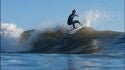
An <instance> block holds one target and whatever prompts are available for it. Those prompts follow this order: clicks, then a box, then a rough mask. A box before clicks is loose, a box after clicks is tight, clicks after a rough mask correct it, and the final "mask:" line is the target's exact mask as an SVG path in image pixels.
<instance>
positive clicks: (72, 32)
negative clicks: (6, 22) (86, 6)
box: [69, 26, 84, 34]
mask: <svg viewBox="0 0 125 70" xmlns="http://www.w3.org/2000/svg"><path fill="white" fill-rule="evenodd" d="M83 27H84V26H79V27H78V28H77V29H74V30H72V31H71V32H70V33H69V34H74V33H75V32H77V31H78V30H79V29H81V28H83Z"/></svg>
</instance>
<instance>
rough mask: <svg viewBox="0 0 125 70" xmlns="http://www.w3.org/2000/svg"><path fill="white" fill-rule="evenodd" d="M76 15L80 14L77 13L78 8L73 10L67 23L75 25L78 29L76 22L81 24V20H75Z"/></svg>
mask: <svg viewBox="0 0 125 70" xmlns="http://www.w3.org/2000/svg"><path fill="white" fill-rule="evenodd" d="M75 16H77V17H79V16H78V15H77V14H76V10H75V9H74V10H73V11H72V13H71V14H70V15H69V17H68V21H67V24H68V25H73V28H74V29H76V27H75V23H79V24H80V22H79V21H78V20H73V19H74V17H75Z"/></svg>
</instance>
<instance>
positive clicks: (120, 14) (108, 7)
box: [1, 0, 124, 32]
mask: <svg viewBox="0 0 125 70" xmlns="http://www.w3.org/2000/svg"><path fill="white" fill-rule="evenodd" d="M73 9H76V10H77V14H79V15H81V14H82V13H83V12H85V11H88V10H91V11H93V10H99V11H101V12H102V13H103V15H104V16H105V17H103V18H102V19H99V21H98V23H96V24H92V27H93V28H95V29H97V30H113V31H122V32H123V31H124V0H1V23H14V24H17V26H19V27H21V28H23V29H24V30H28V29H35V28H37V27H38V26H40V25H42V24H46V25H47V23H46V22H51V24H52V25H53V23H56V24H57V25H58V24H66V22H67V18H68V16H69V14H70V13H71V11H72V10H73ZM44 22H45V23H44Z"/></svg>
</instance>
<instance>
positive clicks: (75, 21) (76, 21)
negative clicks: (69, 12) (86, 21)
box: [74, 20, 82, 25]
mask: <svg viewBox="0 0 125 70" xmlns="http://www.w3.org/2000/svg"><path fill="white" fill-rule="evenodd" d="M74 23H78V24H80V25H82V24H81V23H80V22H79V21H78V20H74Z"/></svg>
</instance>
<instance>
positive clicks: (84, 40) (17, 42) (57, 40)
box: [0, 11, 125, 54]
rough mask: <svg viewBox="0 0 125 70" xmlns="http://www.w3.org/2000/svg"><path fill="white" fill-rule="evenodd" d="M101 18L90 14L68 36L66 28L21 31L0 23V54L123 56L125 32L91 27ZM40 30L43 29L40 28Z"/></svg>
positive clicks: (8, 24)
mask: <svg viewBox="0 0 125 70" xmlns="http://www.w3.org/2000/svg"><path fill="white" fill-rule="evenodd" d="M99 18H101V14H100V13H99V11H95V12H94V11H89V12H87V14H86V16H85V17H84V19H83V20H81V22H82V23H83V28H81V29H79V30H78V31H77V32H75V33H73V34H70V32H71V31H72V30H70V29H69V28H68V27H66V26H58V27H57V26H55V27H54V28H51V27H47V26H46V27H44V26H43V27H44V28H43V27H39V28H37V29H34V30H26V31H24V30H23V29H22V28H19V27H17V26H16V25H15V24H11V23H2V24H1V31H0V33H1V52H22V53H24V52H28V53H91V54H92V53H104V54H108V53H123V52H124V49H125V46H124V44H125V43H124V40H125V33H124V32H116V31H109V30H105V31H98V30H95V29H94V28H92V27H91V24H92V23H94V22H96V21H97V20H98V19H99ZM41 28H42V29H41Z"/></svg>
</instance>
